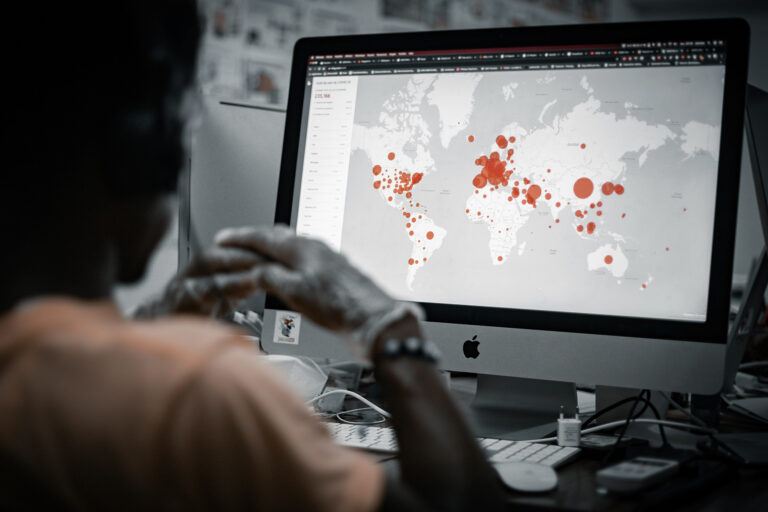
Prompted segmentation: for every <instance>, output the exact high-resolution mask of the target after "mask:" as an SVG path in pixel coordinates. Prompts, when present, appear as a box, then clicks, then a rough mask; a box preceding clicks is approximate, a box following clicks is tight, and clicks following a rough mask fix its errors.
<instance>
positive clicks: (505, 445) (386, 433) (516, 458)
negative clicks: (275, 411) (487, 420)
mask: <svg viewBox="0 0 768 512" xmlns="http://www.w3.org/2000/svg"><path fill="white" fill-rule="evenodd" d="M326 425H327V426H328V429H329V430H330V431H331V436H332V437H333V440H334V441H336V443H338V444H340V445H342V446H348V447H350V448H360V449H363V450H372V451H377V452H383V453H397V439H396V437H395V431H394V429H392V428H391V427H375V426H370V425H349V424H347V423H326ZM478 442H479V443H480V447H481V448H483V450H485V453H486V455H487V456H488V459H489V460H490V461H491V462H535V463H538V464H543V465H545V466H550V467H553V468H557V467H559V466H562V465H563V464H565V463H566V462H568V461H569V460H571V459H573V458H574V457H576V455H578V454H579V452H580V451H581V449H579V448H575V447H567V446H557V445H553V444H543V443H526V442H523V441H508V440H506V439H492V438H486V437H481V438H478Z"/></svg>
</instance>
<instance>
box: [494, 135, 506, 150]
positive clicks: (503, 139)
mask: <svg viewBox="0 0 768 512" xmlns="http://www.w3.org/2000/svg"><path fill="white" fill-rule="evenodd" d="M496 145H497V146H499V147H500V148H501V149H504V148H505V147H507V138H506V137H505V136H503V135H499V136H498V137H496Z"/></svg>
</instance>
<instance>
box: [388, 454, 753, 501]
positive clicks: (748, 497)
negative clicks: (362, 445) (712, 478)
mask: <svg viewBox="0 0 768 512" xmlns="http://www.w3.org/2000/svg"><path fill="white" fill-rule="evenodd" d="M381 461H382V464H384V465H385V466H387V467H388V468H389V471H393V472H396V471H397V459H396V458H394V457H391V456H387V457H383V456H382V457H381ZM600 467H601V464H600V462H599V461H597V460H588V459H580V460H577V461H576V462H573V463H571V464H569V465H567V466H565V467H563V468H561V469H559V470H557V474H558V476H559V482H558V486H557V489H555V490H554V491H551V492H547V493H542V494H526V493H519V492H512V491H509V492H508V494H507V500H508V501H507V503H508V505H509V507H508V508H509V509H510V510H515V511H526V510H531V511H544V510H558V511H560V510H570V511H597V512H600V511H608V510H610V511H620V512H623V511H635V510H643V509H653V510H656V511H661V510H669V509H670V507H671V506H672V505H674V510H676V511H683V512H685V511H691V512H694V511H696V512H715V511H723V512H735V511H741V510H765V506H766V503H768V485H766V482H768V468H763V469H759V470H749V469H742V470H739V471H737V472H736V473H735V474H732V475H730V476H728V477H726V478H723V479H721V480H720V481H719V482H718V483H717V484H712V485H708V486H706V489H707V490H706V491H701V490H699V491H693V492H691V493H687V494H686V498H684V499H681V500H679V501H678V502H675V501H672V500H665V501H663V502H661V503H644V502H643V501H642V499H641V498H639V497H620V496H615V495H610V494H604V493H601V492H598V487H597V484H596V482H595V472H596V471H597V470H598V469H600ZM690 496H696V498H694V499H691V498H690Z"/></svg>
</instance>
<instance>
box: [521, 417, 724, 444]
mask: <svg viewBox="0 0 768 512" xmlns="http://www.w3.org/2000/svg"><path fill="white" fill-rule="evenodd" d="M625 423H627V420H617V421H612V422H610V423H606V424H604V425H598V426H596V427H590V428H587V429H584V430H582V431H581V435H584V434H591V433H592V432H599V431H601V430H608V429H611V428H613V427H618V426H620V425H623V424H625ZM630 423H650V424H653V425H664V426H665V427H672V428H684V429H688V430H698V431H701V432H704V433H707V434H717V430H715V429H712V428H707V427H700V426H698V425H691V424H690V423H681V422H679V421H668V420H656V419H651V418H637V419H634V420H630ZM551 441H557V437H544V438H541V439H526V440H524V441H518V442H522V443H549V442H551Z"/></svg>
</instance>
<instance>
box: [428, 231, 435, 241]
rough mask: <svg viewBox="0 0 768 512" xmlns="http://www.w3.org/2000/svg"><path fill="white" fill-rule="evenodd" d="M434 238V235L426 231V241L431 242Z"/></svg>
mask: <svg viewBox="0 0 768 512" xmlns="http://www.w3.org/2000/svg"><path fill="white" fill-rule="evenodd" d="M433 238H435V234H434V233H433V232H431V231H427V240H432V239H433Z"/></svg>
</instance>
